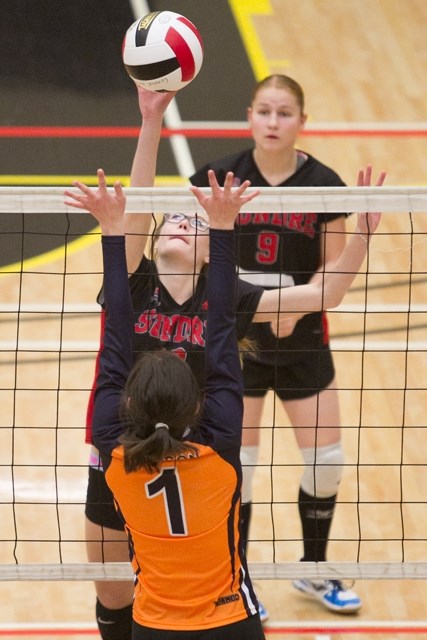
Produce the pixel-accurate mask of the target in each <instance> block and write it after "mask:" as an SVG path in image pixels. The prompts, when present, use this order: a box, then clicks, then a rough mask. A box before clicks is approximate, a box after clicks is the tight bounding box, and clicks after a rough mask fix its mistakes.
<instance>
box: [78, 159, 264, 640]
mask: <svg viewBox="0 0 427 640" xmlns="http://www.w3.org/2000/svg"><path fill="white" fill-rule="evenodd" d="M98 181H99V194H100V196H101V198H100V199H99V198H97V196H96V195H95V193H94V191H92V190H91V189H89V188H88V187H86V186H85V185H82V184H80V183H77V186H79V189H80V192H81V194H80V195H78V194H74V193H73V192H66V195H67V196H68V198H69V199H70V200H69V204H71V205H74V206H77V207H79V208H84V209H87V210H88V211H90V212H91V213H92V214H93V215H94V217H95V218H96V219H97V220H98V222H99V223H100V225H101V231H102V234H103V237H102V247H103V256H104V296H105V309H106V323H105V333H104V347H103V350H102V353H101V356H100V361H99V373H98V378H97V389H96V394H95V406H94V414H93V439H94V443H95V445H96V446H97V448H98V450H99V451H100V453H101V458H102V463H103V468H104V472H105V475H106V479H107V483H108V485H109V487H110V489H111V491H112V492H113V495H114V499H115V502H116V507H117V511H118V513H119V515H120V517H121V518H122V520H123V523H124V526H125V529H126V531H127V534H128V538H129V548H130V550H131V561H132V566H133V569H134V574H135V599H134V603H133V627H132V639H133V640H168V639H171V638H174V640H181V639H182V640H185V639H187V638H193V637H194V632H195V631H198V632H199V633H197V637H198V638H200V639H202V638H203V639H206V640H208V639H211V640H214V639H215V640H219V639H221V638H223V639H224V640H257V639H259V640H261V639H263V638H264V637H265V636H264V632H263V630H262V626H261V621H260V618H259V614H258V608H257V602H256V597H255V594H254V591H253V588H252V584H251V581H250V578H249V574H248V570H247V566H246V559H245V554H244V553H243V551H242V547H241V544H240V541H239V520H240V495H241V465H240V445H241V435H242V418H243V382H242V373H241V365H240V357H239V351H238V346H237V338H236V318H235V299H236V298H235V296H236V291H235V289H236V275H235V259H236V256H235V247H234V220H235V218H236V215H237V214H238V212H239V210H240V207H241V206H242V205H243V204H245V203H246V202H249V201H250V200H252V199H253V198H254V197H255V196H256V195H257V192H256V191H254V192H252V193H250V194H246V193H245V192H246V189H247V187H248V186H249V182H245V183H243V184H242V185H241V187H239V188H238V189H232V188H231V186H232V181H233V176H232V174H230V175H229V176H227V178H226V180H225V186H224V188H223V189H222V188H220V187H219V186H218V183H217V182H216V180H215V177H214V174H213V172H211V174H210V184H211V187H212V194H211V195H210V196H205V195H203V194H202V193H201V192H200V191H199V190H198V189H194V193H195V195H196V197H197V198H198V200H199V202H200V204H201V205H202V206H203V207H204V208H205V209H206V211H207V213H208V214H209V221H210V234H209V245H210V253H209V256H210V267H209V278H208V285H207V301H208V310H207V336H206V348H205V359H206V365H205V366H206V377H205V390H204V395H203V398H202V397H201V394H200V389H199V385H198V382H197V380H196V379H195V377H194V374H193V373H192V371H191V368H190V366H189V365H188V364H187V363H186V362H184V361H183V360H182V359H181V358H178V357H176V355H174V354H172V353H170V352H168V351H166V350H160V351H147V352H145V353H143V354H142V355H141V357H140V358H139V359H138V360H137V362H136V364H135V365H134V366H133V363H134V345H133V337H134V314H133V302H132V298H131V294H130V289H129V283H128V272H127V264H126V255H125V235H124V233H125V224H124V211H125V202H126V199H125V196H124V194H123V191H122V188H121V185H120V183H116V184H115V186H114V193H109V192H108V191H107V188H106V183H105V176H104V173H103V172H102V171H101V170H100V171H99V172H98Z"/></svg>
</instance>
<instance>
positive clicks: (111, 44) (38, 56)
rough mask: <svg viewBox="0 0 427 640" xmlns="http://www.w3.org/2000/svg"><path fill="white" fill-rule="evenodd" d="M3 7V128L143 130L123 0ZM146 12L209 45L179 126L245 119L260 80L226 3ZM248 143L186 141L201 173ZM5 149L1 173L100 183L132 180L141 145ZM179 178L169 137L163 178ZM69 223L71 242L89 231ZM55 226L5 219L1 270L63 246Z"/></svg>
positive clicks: (195, 2)
mask: <svg viewBox="0 0 427 640" xmlns="http://www.w3.org/2000/svg"><path fill="white" fill-rule="evenodd" d="M0 4H1V7H0V43H1V44H0V47H1V55H0V59H1V66H0V95H1V100H0V126H24V125H29V126H37V125H41V126H139V124H140V113H139V109H138V104H137V99H136V90H135V86H134V84H133V82H132V80H131V79H130V78H129V77H128V76H127V74H126V71H125V69H124V66H123V63H122V58H121V45H122V40H123V37H124V34H125V32H126V30H127V28H128V27H129V26H130V25H131V24H132V22H134V20H135V19H136V18H135V16H134V15H133V13H132V10H131V7H130V4H129V3H128V2H127V0H121V1H118V0H72V2H58V0H43V2H37V1H35V0H14V1H13V2H12V3H7V5H6V3H0ZM149 7H150V10H152V11H158V10H173V11H176V12H178V13H182V14H183V15H185V16H186V17H187V18H189V19H190V20H191V21H192V22H194V24H195V25H196V26H197V27H198V29H199V31H200V33H201V35H202V38H203V42H204V52H205V54H204V62H203V66H202V69H201V71H200V72H199V74H198V76H197V78H196V79H195V80H194V81H193V82H192V83H191V84H190V85H188V86H187V87H185V89H184V90H181V92H179V93H178V95H177V105H178V109H179V112H180V116H181V119H182V120H183V121H187V120H200V121H204V120H216V121H218V120H230V121H233V120H234V121H239V120H243V119H245V113H246V107H247V105H248V102H249V100H250V95H251V91H252V87H253V83H254V76H253V72H252V69H251V67H250V64H249V62H248V59H247V56H246V53H245V50H244V48H243V44H242V41H241V38H240V35H239V32H238V30H237V27H236V24H235V22H234V18H233V16H232V13H231V11H230V7H229V5H228V2H227V1H226V0H215V1H212V0H179V1H177V0H175V1H174V2H173V3H172V2H171V1H170V0H169V1H165V0H151V2H149ZM137 17H140V16H137ZM247 142H248V141H247V140H246V141H245V140H235V139H234V140H233V139H231V140H220V139H204V140H203V139H195V138H190V139H189V140H188V144H189V147H190V150H191V153H192V156H193V161H194V164H195V166H196V167H198V166H200V165H201V164H203V163H205V162H207V161H208V160H209V159H211V158H214V157H217V156H220V155H224V154H226V153H232V152H233V151H236V150H238V149H239V148H243V147H244V146H246V145H247ZM0 144H1V153H0V174H2V175H24V176H25V175H43V176H50V175H66V176H68V175H69V176H70V181H69V183H68V184H70V183H71V181H72V180H73V179H74V178H75V177H77V176H79V175H94V174H95V172H96V169H97V168H98V167H99V166H102V167H103V168H104V170H105V171H106V173H107V175H128V174H129V173H130V167H131V163H132V158H133V153H134V149H135V145H136V139H132V138H124V139H119V138H112V139H106V138H88V139H84V138H64V139H61V138H12V137H11V138H6V137H1V138H0ZM176 173H177V167H176V163H175V161H174V157H173V154H172V151H171V148H170V143H169V140H168V139H167V138H165V139H163V140H162V142H161V146H160V154H159V163H158V174H159V175H175V174H176ZM44 184H46V181H44ZM70 217H71V218H72V220H71V223H70V224H71V229H70V235H71V236H73V235H76V234H77V235H78V234H80V233H83V232H84V231H85V230H86V229H87V228H90V227H91V226H93V225H91V223H90V221H88V220H87V219H86V217H85V218H84V219H83V218H81V217H80V216H70ZM52 218H53V217H52V216H42V215H41V216H39V215H37V216H36V215H34V214H32V215H31V216H16V215H15V216H13V217H11V216H9V215H8V214H2V215H1V216H0V241H1V245H2V247H1V251H0V265H5V264H10V263H14V262H16V261H19V260H22V259H25V258H28V257H30V256H33V255H37V254H38V253H40V252H43V251H45V250H47V249H49V248H53V247H54V246H57V244H58V242H59V243H61V242H63V241H64V237H63V235H62V234H63V233H64V230H66V229H67V226H68V224H69V223H68V222H67V221H66V220H59V218H60V216H59V215H58V216H56V217H55V221H53V220H52ZM24 228H25V231H26V234H28V235H27V237H26V238H25V242H24V244H22V242H20V240H21V238H20V236H21V232H22V230H23V229H24Z"/></svg>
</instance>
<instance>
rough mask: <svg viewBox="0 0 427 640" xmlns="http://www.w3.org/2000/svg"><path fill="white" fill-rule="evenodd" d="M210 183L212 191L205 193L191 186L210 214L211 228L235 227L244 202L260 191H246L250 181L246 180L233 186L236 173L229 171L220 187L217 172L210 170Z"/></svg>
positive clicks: (200, 202)
mask: <svg viewBox="0 0 427 640" xmlns="http://www.w3.org/2000/svg"><path fill="white" fill-rule="evenodd" d="M208 178H209V185H210V187H211V190H212V193H211V194H209V195H206V194H204V193H203V192H202V191H201V190H200V189H199V188H198V187H194V186H192V187H190V190H191V191H192V193H193V194H194V195H195V197H196V198H197V200H198V202H199V204H200V205H201V206H202V207H203V208H204V209H205V211H206V213H207V214H208V215H209V225H210V227H211V229H233V228H234V222H235V220H236V217H237V215H238V213H239V211H240V209H241V208H242V206H243V205H244V204H246V203H247V202H250V201H251V200H253V199H254V198H256V196H257V195H259V193H260V191H259V189H257V190H256V191H252V192H251V193H246V190H247V188H248V187H250V184H251V183H250V181H249V180H245V181H244V182H243V183H242V184H241V185H240V186H239V187H236V188H233V178H234V174H233V173H232V172H231V171H229V172H228V173H227V175H226V177H225V181H224V187H220V186H219V184H218V180H217V179H216V176H215V172H214V171H212V170H209V172H208Z"/></svg>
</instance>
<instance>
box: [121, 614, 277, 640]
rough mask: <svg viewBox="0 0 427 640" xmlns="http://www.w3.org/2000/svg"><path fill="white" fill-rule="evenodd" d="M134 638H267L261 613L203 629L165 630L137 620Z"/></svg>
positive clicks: (144, 639)
mask: <svg viewBox="0 0 427 640" xmlns="http://www.w3.org/2000/svg"><path fill="white" fill-rule="evenodd" d="M132 639H133V640H265V635H264V631H263V629H262V624H261V621H260V619H259V615H256V616H251V617H250V618H245V619H244V620H240V622H234V623H233V624H227V625H225V626H223V627H216V628H215V629H204V630H202V631H165V630H164V629H151V628H150V627H143V626H141V625H140V624H137V623H136V622H134V623H133V626H132Z"/></svg>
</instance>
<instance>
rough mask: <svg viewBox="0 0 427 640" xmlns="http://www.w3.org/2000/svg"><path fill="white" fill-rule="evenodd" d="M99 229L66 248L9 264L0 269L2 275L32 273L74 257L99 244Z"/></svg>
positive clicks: (59, 248)
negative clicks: (41, 267)
mask: <svg viewBox="0 0 427 640" xmlns="http://www.w3.org/2000/svg"><path fill="white" fill-rule="evenodd" d="M99 233H100V229H99V227H96V228H94V229H92V230H91V231H90V233H87V234H86V235H84V236H80V237H78V238H76V240H73V241H72V242H70V243H69V244H68V245H67V247H66V248H65V246H64V245H62V246H60V247H57V248H56V249H52V250H51V251H46V252H45V253H41V254H40V255H38V256H34V257H33V258H27V260H23V261H22V262H15V263H14V264H8V265H6V266H5V267H0V273H20V272H21V271H22V272H25V271H31V270H32V269H35V268H37V267H40V266H43V265H46V264H49V263H52V262H55V260H63V259H64V258H65V256H66V255H67V256H70V255H73V254H74V253H77V252H78V251H82V250H83V249H86V247H90V246H91V245H93V244H95V242H99Z"/></svg>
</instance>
